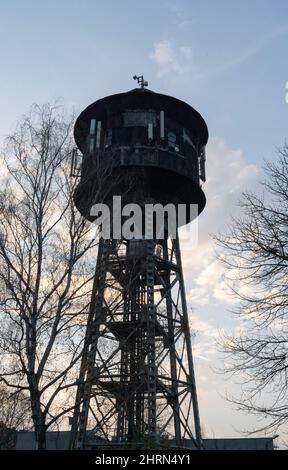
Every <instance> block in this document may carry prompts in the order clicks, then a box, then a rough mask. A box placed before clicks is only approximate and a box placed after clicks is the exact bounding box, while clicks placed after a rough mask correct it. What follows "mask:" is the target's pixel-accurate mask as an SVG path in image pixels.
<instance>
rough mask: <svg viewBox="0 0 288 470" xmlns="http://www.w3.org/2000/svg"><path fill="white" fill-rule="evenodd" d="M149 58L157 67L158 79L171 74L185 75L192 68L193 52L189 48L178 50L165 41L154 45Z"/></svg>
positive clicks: (179, 48) (182, 47) (183, 47)
mask: <svg viewBox="0 0 288 470" xmlns="http://www.w3.org/2000/svg"><path fill="white" fill-rule="evenodd" d="M149 57H150V59H152V60H153V61H154V62H155V64H156V65H157V68H158V71H157V77H158V78H161V77H163V76H165V75H170V74H177V75H183V74H185V73H187V72H189V70H190V68H191V62H192V50H191V48H190V47H187V46H181V47H178V48H177V47H175V46H174V45H173V44H172V43H171V41H168V40H163V41H159V42H156V43H154V44H153V51H152V52H151V53H150V54H149Z"/></svg>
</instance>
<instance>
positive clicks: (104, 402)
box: [71, 237, 201, 449]
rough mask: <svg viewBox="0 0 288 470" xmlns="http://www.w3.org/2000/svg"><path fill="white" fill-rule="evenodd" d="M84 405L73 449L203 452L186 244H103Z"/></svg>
mask: <svg viewBox="0 0 288 470" xmlns="http://www.w3.org/2000/svg"><path fill="white" fill-rule="evenodd" d="M76 404H77V406H76V408H75V411H74V417H73V425H72V432H71V447H72V448H78V449H83V448H85V449H87V448H93V447H97V446H98V447H100V448H104V447H106V446H110V447H111V446H112V447H113V446H115V447H116V446H117V447H119V446H123V447H125V446H127V445H129V443H130V445H133V447H139V448H145V446H148V448H151V447H152V448H153V447H154V448H157V446H159V445H164V446H165V442H166V441H167V439H169V440H171V439H172V440H173V442H175V445H176V446H177V448H181V447H184V446H185V440H186V439H189V440H194V443H195V446H197V447H198V448H201V431H200V421H199V412H198V404H197V394H196V386H195V378H194V366H193V357H192V348H191V334H190V329H189V319H188V313H187V305H186V298H185V287H184V281H183V272H182V265H181V256H180V249H179V240H178V238H177V239H170V238H167V237H166V238H164V239H163V240H159V241H156V240H136V239H133V240H130V241H127V240H118V241H117V240H116V241H115V240H101V242H100V246H99V252H98V260H97V266H96V272H95V280H94V288H93V294H92V299H91V304H90V312H89V320H88V325H87V334H86V338H85V348H84V353H83V357H82V364H81V371H80V376H79V385H78V390H77V398H76ZM131 443H133V444H131Z"/></svg>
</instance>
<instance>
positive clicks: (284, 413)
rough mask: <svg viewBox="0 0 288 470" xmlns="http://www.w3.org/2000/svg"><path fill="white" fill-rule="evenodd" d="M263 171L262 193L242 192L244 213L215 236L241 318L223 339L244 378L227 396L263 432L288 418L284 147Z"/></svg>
mask: <svg viewBox="0 0 288 470" xmlns="http://www.w3.org/2000/svg"><path fill="white" fill-rule="evenodd" d="M264 170H265V175H266V178H265V180H264V181H263V182H262V189H263V194H262V195H257V194H251V193H250V194H247V193H246V194H244V195H243V199H242V202H241V206H242V210H243V216H242V217H240V218H236V219H233V221H232V223H231V227H230V231H229V233H228V234H227V235H226V236H220V237H217V239H218V242H219V245H220V247H221V252H222V256H221V257H222V260H223V262H224V263H225V265H226V267H227V268H228V279H229V280H230V283H231V285H232V289H233V290H234V293H235V294H236V295H237V297H238V300H239V301H240V303H239V304H238V305H239V308H236V310H235V314H236V316H237V317H238V318H239V319H241V320H244V321H243V322H241V324H242V328H241V329H242V331H241V332H240V333H239V334H237V335H236V334H235V335H233V336H232V337H231V336H230V337H226V338H224V340H223V342H224V350H225V352H226V354H227V355H228V358H227V363H228V364H229V365H228V367H227V371H228V372H230V373H233V374H236V375H237V376H238V377H239V378H240V379H242V382H243V394H242V396H241V397H239V398H238V399H236V398H231V400H232V401H233V402H234V403H237V404H238V406H239V408H240V409H243V410H246V411H248V412H249V413H254V414H256V415H258V416H261V417H262V418H265V419H266V421H265V423H264V424H263V426H260V427H261V429H262V430H263V429H273V428H274V429H276V428H277V427H279V426H280V425H282V424H287V420H288V402H287V399H288V354H287V352H288V146H287V145H285V146H284V148H283V149H282V150H279V157H278V159H277V161H276V162H273V163H271V162H270V163H266V165H265V168H264ZM223 253H224V254H223ZM258 430H259V429H258Z"/></svg>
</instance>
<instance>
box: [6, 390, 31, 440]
mask: <svg viewBox="0 0 288 470" xmlns="http://www.w3.org/2000/svg"><path fill="white" fill-rule="evenodd" d="M0 403H1V407H0V449H10V448H12V449H13V448H15V445H16V431H20V430H21V431H23V430H26V431H27V430H30V429H31V425H32V422H31V408H30V401H29V397H28V396H27V395H26V394H25V393H23V391H16V392H15V391H14V392H11V391H10V390H9V389H8V387H6V386H5V385H4V386H3V385H2V386H1V387H0Z"/></svg>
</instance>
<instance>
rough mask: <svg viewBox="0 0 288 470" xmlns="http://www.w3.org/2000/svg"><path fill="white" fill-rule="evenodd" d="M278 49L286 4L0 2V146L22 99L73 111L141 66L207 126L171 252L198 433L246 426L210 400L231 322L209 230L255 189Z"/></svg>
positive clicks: (285, 73)
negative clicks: (184, 239) (189, 243)
mask: <svg viewBox="0 0 288 470" xmlns="http://www.w3.org/2000/svg"><path fill="white" fill-rule="evenodd" d="M287 54H288V2H287V1H286V0H251V1H248V0H241V1H240V0H234V1H233V2H232V1H228V0H218V1H217V2H216V1H214V0H201V1H200V0H197V1H196V0H179V1H176V0H157V1H155V0H154V1H152V0H146V1H145V2H136V1H132V0H122V1H119V0H106V1H105V2H103V1H99V0H81V1H80V0H57V1H56V0H49V2H48V1H47V2H44V1H41V2H39V0H38V1H36V0H25V2H24V1H23V0H18V1H17V0H0V67H1V73H0V106H1V107H0V141H1V143H2V142H3V140H4V137H5V135H7V134H9V133H10V132H12V131H13V129H14V127H15V125H16V122H17V120H18V119H19V118H21V116H22V115H23V114H25V113H26V112H27V111H28V110H29V107H30V106H31V104H33V103H46V102H53V101H54V100H56V99H59V100H60V101H61V102H62V103H63V105H64V106H65V109H66V111H67V112H68V113H70V112H71V111H74V112H75V113H76V114H78V113H80V112H81V111H82V110H83V109H84V108H85V107H86V106H87V105H88V104H90V103H91V102H93V101H96V100H97V99H99V98H101V97H103V96H106V95H109V94H114V93H118V92H123V91H128V90H130V89H132V88H134V87H135V82H134V81H133V79H132V76H133V75H134V74H138V75H141V74H142V73H144V76H145V79H146V80H148V82H149V88H150V89H151V90H153V91H157V92H161V93H164V94H168V95H172V96H175V97H177V98H180V99H182V100H184V101H187V102H188V103H189V104H191V105H192V106H193V107H195V108H196V109H197V110H198V111H199V112H200V113H201V114H202V116H203V117H204V119H205V120H206V122H207V125H208V129H209V134H210V139H209V144H208V148H207V177H208V178H207V183H206V184H205V187H204V190H205V192H206V196H207V206H206V209H205V211H204V213H203V214H202V215H201V216H200V217H199V242H198V246H197V247H196V248H193V249H191V250H184V251H183V265H184V274H185V279H186V291H187V297H188V302H189V308H191V311H192V313H191V325H192V327H193V329H194V330H195V331H196V332H197V335H196V337H195V339H194V356H195V368H196V379H197V384H198V395H199V406H200V416H201V420H202V425H203V429H204V431H205V433H206V435H207V436H217V437H233V436H234V437H237V436H238V437H239V436H240V435H241V433H239V432H240V431H241V430H243V429H248V428H251V427H253V426H256V425H257V424H258V423H257V422H256V421H255V418H253V417H251V416H247V415H246V414H244V413H243V412H239V411H236V410H235V409H234V408H233V406H232V405H231V404H229V403H227V402H226V401H225V400H224V399H223V398H222V397H223V396H224V395H225V394H226V393H230V392H232V393H234V392H236V393H237V392H240V393H241V389H240V386H239V385H238V384H236V383H235V382H232V381H231V379H229V380H228V379H225V378H224V377H223V376H222V375H219V374H218V373H217V372H216V370H215V369H216V368H217V367H218V366H219V363H221V358H220V356H219V353H218V352H217V346H216V341H217V337H218V334H219V331H220V332H221V331H224V330H225V329H231V328H237V324H235V320H233V318H232V314H231V309H232V308H233V306H234V302H235V301H234V300H233V299H232V298H231V296H230V295H229V294H228V293H227V288H226V287H225V284H224V281H223V267H222V266H221V265H220V263H219V262H218V261H217V260H216V259H215V255H214V248H215V247H214V244H213V240H212V238H211V236H210V234H211V233H215V232H216V233H217V232H218V231H221V230H223V227H225V226H226V225H227V223H229V220H230V217H231V214H235V213H237V211H238V208H237V201H238V200H239V198H240V197H241V193H242V191H244V190H246V189H252V190H258V189H257V188H258V183H257V181H258V180H259V178H261V166H262V164H263V160H264V159H270V160H273V159H275V157H276V152H275V149H276V148H277V147H281V146H282V145H283V143H284V141H285V139H286V138H287V124H288V104H287V103H288V98H287V99H286V94H288V88H286V83H287V82H288V61H287ZM223 417H224V418H223Z"/></svg>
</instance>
